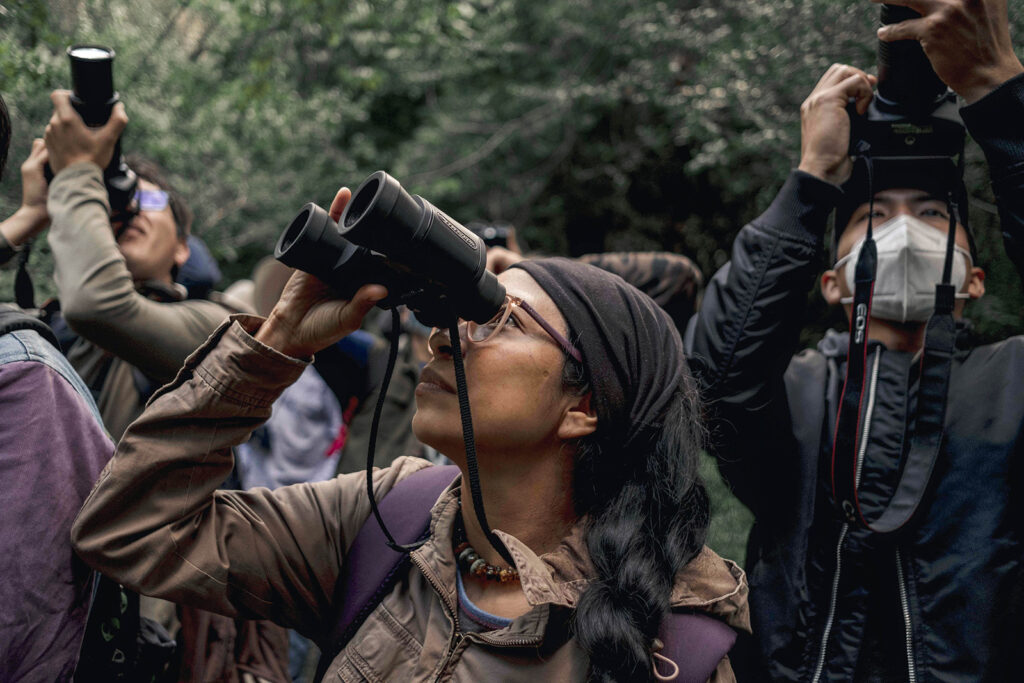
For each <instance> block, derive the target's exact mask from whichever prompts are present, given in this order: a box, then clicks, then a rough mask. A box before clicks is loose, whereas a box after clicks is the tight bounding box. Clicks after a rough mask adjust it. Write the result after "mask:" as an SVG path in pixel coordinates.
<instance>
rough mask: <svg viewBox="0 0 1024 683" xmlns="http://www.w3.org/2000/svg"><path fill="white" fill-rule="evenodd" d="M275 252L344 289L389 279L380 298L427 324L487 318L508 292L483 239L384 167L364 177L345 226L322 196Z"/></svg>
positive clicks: (385, 305) (286, 233) (342, 291)
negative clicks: (384, 295)
mask: <svg viewBox="0 0 1024 683" xmlns="http://www.w3.org/2000/svg"><path fill="white" fill-rule="evenodd" d="M274 255H275V257H276V258H277V259H278V260H279V261H281V262H282V263H284V264H286V265H289V266H292V267H293V268H297V269H299V270H302V271H305V272H307V273H310V274H312V275H315V276H316V277H318V278H319V279H321V280H323V281H324V282H325V283H327V284H328V285H330V286H331V287H332V288H334V289H335V290H336V291H337V292H338V294H339V296H342V297H350V296H352V294H354V293H355V291H356V290H357V289H358V288H359V287H360V286H361V285H364V284H370V283H374V284H381V285H384V286H385V287H387V288H388V297H387V298H386V299H384V300H383V301H381V302H380V303H379V304H378V305H379V306H381V307H382V308H390V307H392V306H395V305H397V304H405V305H406V306H408V307H409V308H410V309H412V310H413V311H414V312H415V313H416V317H417V318H418V319H419V321H420V322H422V323H423V324H425V325H433V326H438V327H447V326H448V324H449V323H450V322H451V321H452V319H453V317H458V318H463V319H466V320H474V321H476V322H481V323H482V322H487V321H488V320H490V319H491V318H492V317H494V315H495V314H496V313H497V312H498V311H499V310H500V309H501V305H502V303H503V302H504V300H505V288H504V287H503V286H502V285H501V284H500V283H499V282H498V279H497V278H496V277H495V276H494V274H493V273H491V272H490V271H488V270H487V249H486V246H485V245H484V243H483V241H482V240H481V239H480V238H479V237H477V236H476V235H474V234H473V233H472V232H470V231H469V230H467V229H466V228H464V227H463V226H462V225H460V224H459V223H457V222H456V221H454V220H453V219H452V218H450V217H449V216H448V215H446V214H445V213H444V212H442V211H441V210H439V209H438V208H437V207H435V206H434V205H433V204H431V203H430V202H428V201H427V200H425V199H423V198H422V197H420V196H418V195H410V194H409V193H407V192H406V191H405V190H404V189H403V188H402V186H401V185H400V184H399V183H398V181H397V180H395V179H394V178H392V177H391V176H390V175H388V174H387V173H385V172H384V171H377V172H376V173H374V174H372V175H371V176H370V177H369V178H367V179H366V180H365V181H363V183H362V184H361V185H360V186H359V188H358V189H357V190H356V191H355V193H354V194H353V195H352V198H351V199H350V200H349V203H348V205H347V206H346V207H345V211H344V212H343V213H342V215H341V221H340V226H339V225H338V224H337V223H335V222H334V221H333V220H331V218H330V216H329V215H328V214H327V212H326V211H324V210H323V209H322V208H320V207H318V206H316V205H315V204H307V205H306V206H304V207H303V208H302V211H300V212H299V215H298V216H296V217H295V219H294V220H293V221H292V222H291V224H290V225H289V226H288V228H287V229H286V230H285V231H284V233H283V234H282V235H281V238H280V239H279V240H278V242H277V246H276V248H275V250H274Z"/></svg>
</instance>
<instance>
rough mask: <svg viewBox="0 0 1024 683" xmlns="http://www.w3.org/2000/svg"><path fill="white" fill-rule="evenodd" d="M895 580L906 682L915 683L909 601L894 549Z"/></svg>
mask: <svg viewBox="0 0 1024 683" xmlns="http://www.w3.org/2000/svg"><path fill="white" fill-rule="evenodd" d="M896 580H897V581H898V582H899V589H900V607H901V608H902V609H903V628H904V631H905V632H906V641H907V680H908V681H909V683H917V668H916V667H915V666H914V631H913V625H912V624H911V621H910V601H909V600H908V599H907V583H906V581H904V578H903V559H902V557H901V555H900V549H899V548H896Z"/></svg>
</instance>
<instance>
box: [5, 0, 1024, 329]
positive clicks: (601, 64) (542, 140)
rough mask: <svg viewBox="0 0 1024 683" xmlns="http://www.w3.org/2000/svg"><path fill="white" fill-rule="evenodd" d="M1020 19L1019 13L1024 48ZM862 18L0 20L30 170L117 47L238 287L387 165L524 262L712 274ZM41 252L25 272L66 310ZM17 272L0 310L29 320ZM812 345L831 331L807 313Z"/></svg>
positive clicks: (593, 12) (497, 8) (107, 15)
mask: <svg viewBox="0 0 1024 683" xmlns="http://www.w3.org/2000/svg"><path fill="white" fill-rule="evenodd" d="M1022 8H1024V0H1010V20H1011V31H1012V34H1013V35H1014V36H1016V37H1017V38H1018V42H1020V41H1024V12H1021V11H1020V10H1021V9H1022ZM877 16H878V7H877V6H876V5H873V4H871V3H870V2H868V1H867V0H842V1H839V0H800V1H797V0H780V1H776V2H764V1H763V0H718V1H717V2H714V3H709V2H703V3H700V2H696V1H695V0H680V1H678V2H651V1H650V0H616V1H615V2H611V1H610V0H547V1H545V2H534V1H532V0H475V1H461V2H447V1H441V0H391V1H389V2H387V3H381V2H370V1H369V0H244V1H243V0H53V1H51V2H47V3H42V2H39V1H38V0H0V91H2V92H3V94H4V97H5V98H6V100H7V102H8V105H9V107H10V108H11V112H12V116H13V119H14V127H15V135H16V138H15V141H14V143H13V146H12V153H11V158H10V167H9V169H8V174H7V177H6V179H5V181H4V183H3V185H2V187H0V212H2V213H4V214H5V215H7V214H9V213H11V212H13V211H14V209H15V208H16V207H17V204H18V197H19V192H20V188H19V183H18V182H17V178H18V173H17V166H18V163H19V159H20V158H24V156H25V155H26V154H27V153H28V149H29V146H30V143H31V138H32V137H33V136H38V135H41V133H42V130H43V127H44V126H45V124H46V121H47V119H48V118H49V115H50V111H51V107H50V101H49V98H48V93H49V91H50V90H51V89H53V88H55V87H67V85H68V66H67V59H66V57H65V55H64V49H65V48H66V46H67V45H69V44H71V43H82V42H95V43H100V44H104V45H109V46H112V47H114V48H115V49H116V50H117V54H118V57H117V62H116V65H115V81H116V84H117V87H118V89H119V90H120V91H121V94H122V98H123V101H124V102H125V104H126V106H127V110H128V114H129V117H130V119H131V122H130V124H129V127H128V129H127V131H126V134H125V138H124V146H125V149H126V150H132V151H138V152H141V153H143V154H145V155H147V156H150V157H152V158H153V159H155V160H156V161H158V162H159V163H161V164H163V165H164V166H165V167H166V168H167V169H168V170H169V171H170V172H171V175H172V177H173V178H174V180H175V181H176V183H177V185H178V186H179V187H180V189H181V190H182V191H183V192H184V194H185V195H186V196H187V197H188V198H189V199H190V201H191V203H192V206H193V208H194V210H195V213H196V223H195V226H196V232H197V233H198V234H199V235H200V236H202V237H203V239H205V240H206V242H207V243H208V244H209V246H210V248H211V250H212V252H213V253H214V255H215V256H216V257H217V258H218V259H219V260H220V262H221V264H222V268H223V270H224V272H225V275H226V277H225V282H223V283H222V284H221V286H222V287H223V286H226V285H227V284H228V283H230V282H231V281H232V280H234V279H237V278H241V277H247V276H248V275H249V273H250V271H251V268H252V266H253V265H254V264H255V262H256V261H257V260H258V259H259V258H261V257H262V256H264V255H266V254H267V253H269V251H270V250H271V249H272V246H273V243H274V241H275V240H276V238H277V236H278V234H279V233H280V231H281V230H282V229H283V228H284V226H285V225H287V223H288V222H289V220H290V219H291V217H292V216H293V215H294V214H295V212H296V211H297V210H298V208H299V207H301V205H302V204H303V203H305V202H307V201H316V202H318V203H320V204H325V205H326V204H328V203H329V202H330V200H331V198H332V197H333V195H334V192H335V191H336V190H337V188H338V187H339V186H340V185H342V184H347V185H349V186H350V187H355V186H356V185H358V184H359V183H360V182H361V181H362V179H363V178H364V177H365V176H366V175H368V174H369V173H371V172H372V171H374V170H377V169H386V170H388V171H389V172H390V173H392V175H394V176H395V177H397V178H398V179H399V180H400V181H401V182H402V183H403V184H404V185H405V186H406V187H407V188H409V189H410V190H412V191H414V192H417V193H419V194H422V195H424V196H425V197H427V198H428V199H430V200H431V201H432V202H433V203H434V204H436V205H437V206H439V207H441V208H442V209H444V210H445V211H446V212H447V213H449V214H450V215H452V216H453V217H454V218H456V219H458V220H460V221H462V222H464V223H465V222H468V221H470V220H472V219H478V218H483V219H490V220H495V221H505V222H510V223H513V224H515V225H516V226H518V228H519V232H520V234H521V236H522V237H523V238H524V239H525V242H526V243H527V245H528V246H529V247H530V248H532V249H537V250H543V251H547V252H553V253H566V254H581V253H584V252H589V251H599V250H605V249H607V250H611V249H667V250H671V251H677V252H680V253H684V254H686V255H688V256H690V257H691V258H693V259H694V260H695V261H696V262H697V263H698V264H699V265H700V266H701V268H702V269H703V270H704V271H705V273H706V274H707V275H710V273H711V272H713V271H714V270H715V269H716V268H717V267H718V266H720V265H721V264H722V263H724V262H725V260H726V259H727V254H728V249H729V245H730V243H731V241H732V239H733V237H734V236H735V234H736V231H737V230H738V229H739V228H740V227H741V226H742V225H743V224H744V223H745V222H746V221H748V220H749V219H750V218H752V217H753V216H755V215H756V214H757V213H759V212H760V211H761V210H763V209H764V208H765V207H766V206H767V205H768V203H769V202H770V200H771V198H772V196H773V195H774V193H775V192H776V190H777V189H778V187H779V186H780V185H781V183H782V181H783V180H784V178H785V176H786V173H787V172H788V171H789V169H790V168H791V167H793V166H795V165H796V163H797V157H798V154H799V112H798V109H799V105H800V102H801V101H802V100H803V98H804V97H805V96H806V95H807V93H808V92H809V91H810V90H811V88H812V87H813V85H814V83H815V82H816V81H817V79H818V77H819V76H820V75H821V74H822V73H823V72H824V70H825V69H826V68H827V67H828V66H829V65H830V64H831V63H832V62H835V61H842V62H848V63H851V64H854V65H857V66H860V67H863V68H866V69H868V70H872V71H873V70H874V61H875V59H874V51H875V40H874V27H875V24H876V23H877ZM968 159H969V164H968V185H969V190H970V193H971V196H972V202H971V207H970V208H971V214H972V219H973V223H974V226H975V229H976V232H977V236H978V242H979V246H980V249H981V254H982V261H983V264H984V265H985V266H986V268H987V270H988V273H989V277H988V280H987V281H986V284H987V286H988V295H987V296H986V297H985V298H984V299H983V300H982V301H981V302H978V303H976V304H974V305H973V308H972V309H969V310H970V315H971V316H972V318H973V319H974V320H975V322H976V325H977V328H978V331H979V333H980V335H981V337H982V338H983V339H995V338H999V337H1003V336H1006V335H1008V334H1011V333H1021V332H1024V316H1022V309H1024V297H1022V294H1021V283H1020V281H1019V279H1018V277H1017V275H1016V273H1015V272H1014V271H1013V269H1012V268H1011V267H1010V266H1009V264H1007V263H1006V261H1005V258H1004V256H1003V252H1002V244H1001V240H1000V238H999V236H998V232H997V221H996V220H995V217H994V215H993V211H994V207H993V206H992V204H991V202H992V196H991V191H990V190H989V187H988V179H987V176H986V171H985V168H984V164H983V159H982V158H981V154H980V152H978V150H977V149H976V148H973V147H972V149H971V152H970V154H969V157H968ZM45 252H46V249H45V240H40V243H39V245H38V247H37V250H36V253H35V254H34V255H33V265H32V270H33V274H34V277H35V280H36V283H37V287H38V288H39V289H40V290H41V292H42V294H44V295H45V294H52V293H53V288H52V285H51V284H50V283H49V274H50V272H51V263H50V261H49V256H48V254H46V253H45ZM12 279H13V278H12V274H11V273H10V272H2V273H0V300H11V299H13V291H12V284H11V283H12ZM808 300H809V302H810V306H809V311H808V318H807V327H806V329H805V334H804V341H805V343H813V342H814V341H815V340H816V339H817V337H819V336H820V334H821V332H822V330H823V329H825V327H827V326H829V325H835V324H841V321H839V320H838V319H837V318H836V317H834V316H833V317H830V316H829V314H828V312H827V311H826V308H825V306H824V303H823V302H822V301H821V298H820V296H819V295H817V293H816V292H814V293H809V295H808Z"/></svg>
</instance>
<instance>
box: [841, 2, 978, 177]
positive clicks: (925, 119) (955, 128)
mask: <svg viewBox="0 0 1024 683" xmlns="http://www.w3.org/2000/svg"><path fill="white" fill-rule="evenodd" d="M920 16H921V15H920V14H918V13H917V12H915V11H914V10H912V9H909V8H907V7H901V6H897V5H882V7H881V14H880V18H881V23H882V24H883V25H886V24H894V23H898V22H901V21H905V20H907V19H914V18H919V17H920ZM850 121H851V131H850V133H851V134H850V154H851V155H852V156H854V157H859V156H866V155H870V157H871V158H872V160H873V161H874V162H878V161H881V162H883V163H885V162H887V161H888V162H899V161H915V162H921V161H924V160H935V161H936V162H940V164H941V163H942V162H949V164H950V165H951V168H952V169H955V168H956V167H957V165H958V164H959V161H960V157H961V155H962V154H963V151H964V140H965V128H964V124H963V122H962V121H961V119H960V114H959V112H958V109H957V100H956V94H955V93H954V92H953V91H951V90H950V89H949V88H948V87H947V86H946V84H945V83H943V82H942V80H941V79H939V77H938V76H937V75H936V74H935V71H934V69H932V65H931V62H929V61H928V57H927V56H926V55H925V53H924V50H923V49H922V48H921V44H920V43H919V42H918V41H916V40H901V41H896V42H892V43H886V42H883V41H879V42H878V90H877V92H876V94H875V97H874V98H873V99H872V101H871V104H870V105H869V106H868V110H867V112H866V114H865V115H864V116H858V115H857V114H856V112H854V111H853V109H852V106H851V115H850Z"/></svg>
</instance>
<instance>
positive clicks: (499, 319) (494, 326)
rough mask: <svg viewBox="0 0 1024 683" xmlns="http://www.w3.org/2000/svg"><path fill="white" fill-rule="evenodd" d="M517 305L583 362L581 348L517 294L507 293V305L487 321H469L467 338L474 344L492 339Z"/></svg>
mask: <svg viewBox="0 0 1024 683" xmlns="http://www.w3.org/2000/svg"><path fill="white" fill-rule="evenodd" d="M516 307H518V308H521V309H522V310H523V311H525V312H526V313H527V315H529V316H530V317H531V318H533V319H534V320H536V321H537V324H538V325H540V326H541V327H542V328H543V329H544V331H545V332H547V333H548V335H549V336H550V337H551V338H552V339H554V340H555V341H556V342H557V343H558V345H559V346H560V347H562V350H563V351H565V352H566V353H567V354H569V355H570V356H572V357H573V358H574V359H575V360H576V362H577V363H582V362H583V354H581V353H580V352H579V349H577V348H576V347H575V346H573V345H572V343H570V342H569V340H568V339H566V338H565V337H564V336H563V335H562V334H561V333H560V332H559V331H558V330H556V329H555V328H554V327H552V325H551V323H549V322H548V321H547V320H545V319H544V318H543V316H541V314H540V313H538V312H537V311H536V310H535V309H534V308H533V306H531V305H530V304H529V302H527V301H524V300H523V299H520V298H519V297H517V296H512V295H511V294H507V295H505V305H504V306H502V307H501V310H500V311H498V314H497V315H495V316H494V317H493V318H491V319H490V320H489V321H487V322H486V323H483V324H480V323H475V322H473V321H469V322H467V323H466V339H468V340H469V341H470V342H471V343H473V344H483V343H485V342H487V341H490V340H491V339H493V338H494V336H495V335H497V334H498V333H499V332H501V330H502V328H504V327H505V324H506V323H507V322H508V319H509V318H510V317H512V309H513V308H516Z"/></svg>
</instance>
